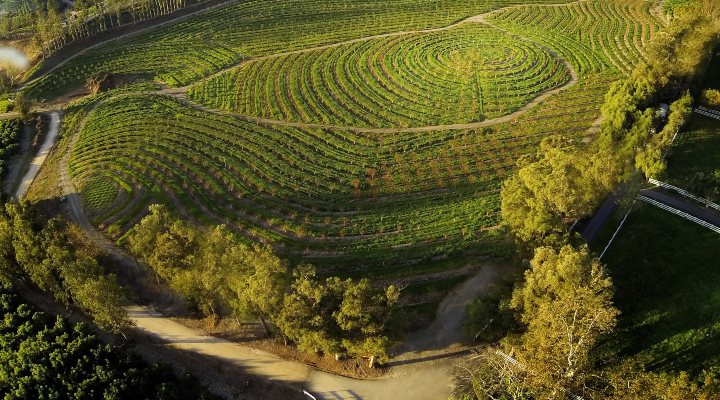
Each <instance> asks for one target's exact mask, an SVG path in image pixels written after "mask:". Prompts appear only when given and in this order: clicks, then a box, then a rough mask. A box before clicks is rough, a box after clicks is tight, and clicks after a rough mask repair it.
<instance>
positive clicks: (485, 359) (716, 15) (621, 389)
mask: <svg viewBox="0 0 720 400" xmlns="http://www.w3.org/2000/svg"><path fill="white" fill-rule="evenodd" d="M674 15H675V16H674V18H673V19H672V21H671V23H670V26H668V27H667V29H665V30H664V31H663V32H661V33H660V34H659V35H657V37H656V38H655V39H654V40H653V42H652V44H651V45H650V46H649V48H648V51H647V54H646V56H647V59H648V60H647V62H646V63H644V64H642V65H639V66H638V67H637V68H636V69H635V70H634V71H633V73H632V74H631V76H630V77H629V78H628V79H626V80H623V81H620V82H618V83H616V84H615V85H613V86H612V87H611V89H610V91H609V92H608V95H607V97H606V102H605V104H604V106H603V108H602V116H603V123H602V126H601V130H600V133H599V136H598V138H597V140H595V141H594V142H593V143H592V144H590V145H583V144H580V143H578V142H576V141H574V140H571V139H568V138H562V137H550V138H547V139H546V140H544V141H543V142H542V144H541V146H540V148H539V150H538V152H537V154H536V155H534V156H532V157H528V158H526V159H523V160H521V161H520V164H519V170H518V173H517V174H516V175H514V176H513V177H511V178H510V179H508V180H507V181H506V182H505V184H504V186H503V189H502V193H501V196H502V199H501V200H502V203H501V206H502V210H501V211H502V215H503V219H504V221H505V223H506V224H507V225H508V226H509V227H510V228H511V229H512V231H513V232H514V233H515V235H516V236H517V238H518V239H519V241H520V242H521V243H522V244H523V247H524V248H533V247H535V250H534V253H533V257H532V260H531V261H530V269H529V270H528V271H526V272H525V275H524V280H523V282H522V283H520V284H518V285H517V286H516V288H515V290H514V291H513V293H512V295H511V296H510V299H509V301H508V302H507V306H508V308H509V309H510V310H511V311H513V312H515V313H516V315H517V316H518V319H519V321H520V322H521V323H522V325H523V327H524V329H523V330H522V332H521V333H519V334H514V335H510V336H508V337H506V338H505V339H503V340H502V342H501V348H502V349H503V350H504V351H505V352H506V353H509V354H510V355H509V356H508V354H506V353H502V352H499V351H498V349H497V348H488V349H486V350H483V351H481V352H479V353H478V354H477V355H476V356H475V357H474V358H472V359H470V360H467V361H466V362H464V363H463V364H460V365H459V366H458V369H457V371H456V379H455V389H454V393H453V397H454V398H456V399H567V398H569V397H572V395H578V396H581V397H582V398H584V399H620V400H624V399H640V398H642V399H691V398H692V399H714V398H720V385H719V384H718V379H720V371H711V372H708V373H706V374H705V376H702V377H700V378H701V379H699V380H694V379H691V378H690V377H689V376H687V375H685V374H681V375H671V374H655V373H649V372H646V371H644V370H643V368H642V366H640V365H636V364H633V363H632V362H629V361H625V362H620V361H619V360H608V357H609V358H612V357H613V356H612V355H608V354H599V352H598V351H597V349H596V347H597V345H598V344H599V343H600V342H601V341H603V340H604V339H605V338H606V336H607V335H608V334H609V333H611V332H612V331H613V330H614V328H615V327H616V325H617V318H618V315H619V311H618V310H617V309H616V308H615V306H614V305H613V302H612V299H613V284H612V280H611V279H610V277H609V275H608V273H607V271H606V269H605V267H604V266H603V265H602V264H601V263H600V261H599V260H597V259H596V258H594V257H593V256H592V255H591V254H590V253H589V251H588V249H587V247H586V246H582V247H580V248H575V247H573V246H572V245H570V244H568V243H570V241H569V240H568V239H569V233H568V229H567V227H568V225H569V224H570V223H572V222H573V221H575V220H577V219H578V218H582V217H584V216H587V215H590V214H591V213H592V212H593V211H594V209H595V208H596V207H597V205H598V204H599V202H600V201H601V199H603V198H604V197H605V196H607V195H608V194H609V193H610V192H611V191H612V190H614V188H615V187H617V185H618V184H619V183H620V182H622V181H625V180H627V179H628V178H629V177H630V176H631V175H632V174H634V173H635V171H638V170H639V171H641V172H642V173H644V174H645V175H646V176H652V175H655V174H658V173H660V172H662V171H663V170H664V168H665V164H664V154H665V152H666V151H667V150H668V149H669V147H670V145H671V142H672V138H673V136H674V135H675V133H676V132H677V131H678V129H680V127H681V126H682V125H683V124H684V123H685V121H686V120H687V118H688V116H689V114H690V112H691V105H692V102H693V99H692V97H691V95H690V93H691V92H693V91H696V90H697V89H699V84H698V83H699V81H700V79H701V78H703V77H704V75H705V72H706V70H707V67H708V65H709V62H710V57H711V55H712V54H714V50H715V48H716V46H717V44H718V43H720V10H718V8H717V7H716V6H715V5H714V4H713V2H711V1H705V0H698V1H697V2H695V3H693V5H692V6H691V7H688V8H685V9H678V10H676V11H675V14H674ZM661 102H665V103H670V113H669V116H668V118H667V121H660V118H659V117H658V115H657V114H656V109H657V106H658V104H659V103H661ZM661 122H662V123H661ZM608 361H610V362H608Z"/></svg>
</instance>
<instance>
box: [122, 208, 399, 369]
mask: <svg viewBox="0 0 720 400" xmlns="http://www.w3.org/2000/svg"><path fill="white" fill-rule="evenodd" d="M128 241H129V244H130V248H131V249H132V251H133V253H134V254H135V255H137V256H138V257H140V258H142V259H143V260H145V261H146V262H147V263H148V265H149V266H150V267H151V268H152V270H153V271H155V273H156V274H157V277H158V280H159V279H163V280H164V281H166V282H168V283H169V284H170V286H171V287H172V288H173V289H174V290H175V291H176V292H177V293H179V294H181V295H182V296H183V297H184V298H185V299H187V300H188V301H189V302H191V303H192V304H194V305H195V306H196V307H197V309H198V310H200V311H201V312H202V313H203V314H205V315H212V316H222V315H230V316H233V317H235V318H236V319H238V320H241V319H244V318H247V317H253V318H257V319H259V320H260V322H261V323H262V325H263V327H264V328H265V332H266V334H269V333H270V327H269V326H268V325H269V324H268V323H267V322H266V321H272V322H273V326H274V327H275V328H276V329H277V330H278V331H279V333H280V334H281V335H282V336H283V337H285V338H287V339H290V340H292V341H293V342H295V343H297V345H298V347H299V348H300V349H301V350H305V351H310V352H315V353H324V354H334V355H335V356H336V358H339V357H340V356H341V355H345V354H347V355H350V356H352V357H358V358H361V357H367V358H369V359H370V367H372V366H374V364H375V359H376V358H377V357H380V358H381V359H382V358H385V356H386V355H387V351H388V348H389V346H390V339H389V338H388V336H387V332H386V329H385V323H386V322H387V320H388V318H389V317H390V312H391V311H392V308H393V305H394V304H395V303H396V302H397V300H398V296H399V290H398V289H397V288H396V287H395V286H393V285H390V286H388V287H386V288H384V289H376V288H374V287H372V286H371V285H370V281H369V280H367V279H362V280H360V281H357V282H355V281H353V280H351V279H346V280H341V279H340V278H327V279H326V280H325V281H324V282H323V281H320V280H319V279H317V278H316V272H315V269H314V268H313V267H312V266H309V265H301V266H298V267H297V268H296V269H295V270H294V271H293V272H292V278H291V276H290V268H289V267H288V265H287V263H286V262H285V261H283V260H281V259H279V258H278V257H277V256H275V255H274V254H273V252H272V249H271V248H270V247H267V246H259V245H255V246H253V247H249V246H247V245H245V244H243V243H242V242H240V241H238V240H236V239H235V238H234V237H233V235H232V233H231V232H230V231H229V230H228V229H227V228H226V227H225V226H222V225H221V226H217V227H215V228H214V229H213V230H212V231H211V232H209V233H204V232H202V231H199V230H198V229H196V228H193V227H191V226H190V225H188V224H187V223H185V222H183V221H182V220H179V219H176V218H173V217H172V216H170V215H169V214H168V212H167V210H166V209H165V208H163V207H162V206H158V205H153V206H151V207H150V215H148V216H147V217H145V218H143V220H142V221H140V223H139V224H138V225H137V226H136V227H135V228H133V231H132V232H131V234H130V235H129V239H128Z"/></svg>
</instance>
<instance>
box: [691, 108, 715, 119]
mask: <svg viewBox="0 0 720 400" xmlns="http://www.w3.org/2000/svg"><path fill="white" fill-rule="evenodd" d="M693 111H695V112H696V113H698V114H700V115H704V116H706V117H710V118H715V119H720V111H717V110H713V109H712V108H707V107H703V106H699V107H698V108H696V109H695V110H693Z"/></svg>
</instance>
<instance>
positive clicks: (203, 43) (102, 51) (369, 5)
mask: <svg viewBox="0 0 720 400" xmlns="http://www.w3.org/2000/svg"><path fill="white" fill-rule="evenodd" d="M536 1H538V2H541V3H557V2H558V1H560V2H566V1H570V0H536ZM522 2H523V1H522V0H467V1H455V0H389V1H375V0H334V1H321V0H250V1H239V2H236V3H234V4H232V5H229V6H226V7H222V8H219V9H215V10H213V11H210V12H208V13H205V14H202V15H198V16H195V17H193V18H191V19H187V20H184V21H181V22H178V23H175V24H172V25H168V26H164V27H161V28H158V29H154V30H152V31H149V32H146V33H143V34H140V35H137V36H132V37H128V38H126V39H123V40H119V41H116V42H113V43H111V44H108V45H107V46H103V47H101V48H97V49H93V50H91V51H89V52H87V53H85V54H83V55H81V56H79V57H77V58H75V59H72V60H71V61H70V62H68V63H67V64H65V65H63V66H62V67H61V68H59V69H58V70H56V71H54V72H53V73H50V74H48V75H45V76H43V77H42V78H40V79H39V80H37V81H36V82H34V83H33V84H32V85H30V87H28V94H29V95H30V96H31V97H33V98H36V99H40V98H51V97H54V96H58V95H61V94H64V93H66V92H67V91H69V90H71V89H73V88H76V87H79V86H81V85H83V84H84V83H85V81H86V80H87V78H88V77H90V76H92V75H94V74H97V73H100V72H109V73H114V74H120V75H132V76H140V77H146V78H152V79H157V80H160V81H163V82H165V83H167V84H169V85H171V86H179V85H186V84H189V83H192V82H193V81H195V80H197V79H198V78H201V77H205V76H207V75H209V74H211V73H213V72H216V71H219V70H221V69H223V68H227V67H230V66H232V65H234V64H236V63H238V62H239V61H241V60H242V59H244V58H247V57H255V56H263V55H269V54H274V53H279V52H283V51H289V50H298V49H303V48H308V47H312V46H318V45H325V44H332V43H338V42H341V41H344V40H349V39H356V38H358V37H363V36H369V35H377V34H382V33H388V32H398V31H405V30H416V29H425V28H431V27H442V26H447V25H450V24H452V23H454V22H456V21H459V20H461V19H463V18H466V17H468V16H471V15H476V14H480V13H484V12H487V11H490V10H494V9H497V8H499V7H502V6H505V5H509V4H520V3H522Z"/></svg>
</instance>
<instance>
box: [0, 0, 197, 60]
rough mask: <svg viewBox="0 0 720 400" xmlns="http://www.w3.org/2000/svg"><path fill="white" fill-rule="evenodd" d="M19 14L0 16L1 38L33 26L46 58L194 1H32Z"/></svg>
mask: <svg viewBox="0 0 720 400" xmlns="http://www.w3.org/2000/svg"><path fill="white" fill-rule="evenodd" d="M29 3H30V4H29V5H28V6H25V7H20V8H19V9H18V10H17V11H15V12H10V13H7V14H5V15H0V35H11V34H13V33H14V32H17V31H18V30H22V31H27V29H23V28H26V27H31V28H32V30H31V32H33V33H34V38H35V41H36V44H37V45H38V47H39V48H40V49H41V50H42V52H43V54H44V55H45V56H47V55H49V54H52V53H54V52H56V51H57V50H59V49H61V48H62V47H64V46H65V45H67V44H68V43H70V42H72V41H75V40H79V39H84V38H88V37H91V36H94V35H97V34H99V33H103V32H107V31H109V30H112V29H114V28H116V27H118V26H121V25H124V24H129V23H135V22H139V21H143V20H147V19H151V18H155V17H158V16H161V15H165V14H169V13H172V12H175V11H177V10H180V9H182V8H184V7H186V6H187V5H188V3H190V4H193V3H197V1H193V0H190V1H188V0H131V1H128V0H75V1H74V2H73V4H72V6H66V5H65V3H64V2H62V1H61V0H32V1H31V2H29Z"/></svg>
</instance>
